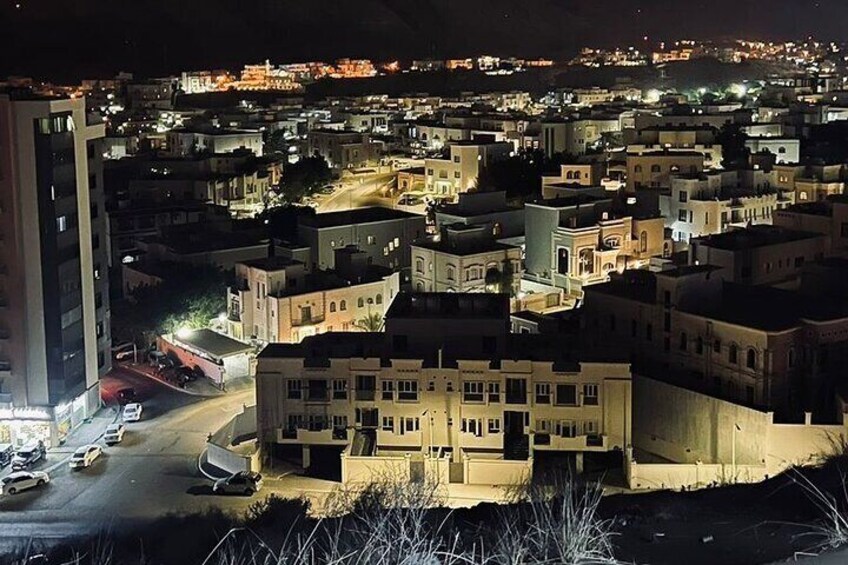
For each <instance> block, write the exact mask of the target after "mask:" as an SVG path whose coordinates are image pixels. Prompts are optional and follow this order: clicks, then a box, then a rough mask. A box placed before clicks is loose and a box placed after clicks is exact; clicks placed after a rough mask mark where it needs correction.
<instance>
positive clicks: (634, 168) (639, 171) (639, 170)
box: [633, 165, 642, 173]
mask: <svg viewBox="0 0 848 565" xmlns="http://www.w3.org/2000/svg"><path fill="white" fill-rule="evenodd" d="M633 172H634V173H641V172H642V165H636V166H635V167H633Z"/></svg>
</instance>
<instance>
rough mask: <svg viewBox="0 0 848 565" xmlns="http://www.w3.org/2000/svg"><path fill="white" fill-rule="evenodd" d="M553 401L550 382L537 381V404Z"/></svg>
mask: <svg viewBox="0 0 848 565" xmlns="http://www.w3.org/2000/svg"><path fill="white" fill-rule="evenodd" d="M550 403H551V385H550V383H536V404H550Z"/></svg>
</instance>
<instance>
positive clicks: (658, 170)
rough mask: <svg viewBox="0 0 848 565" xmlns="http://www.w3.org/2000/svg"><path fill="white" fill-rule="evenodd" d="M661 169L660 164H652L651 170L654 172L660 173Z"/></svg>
mask: <svg viewBox="0 0 848 565" xmlns="http://www.w3.org/2000/svg"><path fill="white" fill-rule="evenodd" d="M661 170H662V169H661V168H660V166H659V165H651V172H652V173H658V172H660V171H661Z"/></svg>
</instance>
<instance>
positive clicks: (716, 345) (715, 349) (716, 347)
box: [713, 339, 721, 353]
mask: <svg viewBox="0 0 848 565" xmlns="http://www.w3.org/2000/svg"><path fill="white" fill-rule="evenodd" d="M713 353H721V340H720V339H716V340H715V341H713Z"/></svg>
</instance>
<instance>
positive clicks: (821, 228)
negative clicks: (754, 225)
mask: <svg viewBox="0 0 848 565" xmlns="http://www.w3.org/2000/svg"><path fill="white" fill-rule="evenodd" d="M774 225H776V226H781V227H784V228H789V229H794V230H803V231H808V232H815V233H819V234H822V235H824V236H825V237H827V238H828V247H827V249H826V251H825V254H826V255H827V256H829V257H830V256H833V257H843V258H848V196H846V195H841V194H840V195H834V196H828V197H827V198H826V199H825V200H823V201H820V202H804V203H800V204H795V205H792V206H789V207H787V208H784V209H782V210H777V211H775V213H774Z"/></svg>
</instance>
